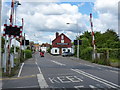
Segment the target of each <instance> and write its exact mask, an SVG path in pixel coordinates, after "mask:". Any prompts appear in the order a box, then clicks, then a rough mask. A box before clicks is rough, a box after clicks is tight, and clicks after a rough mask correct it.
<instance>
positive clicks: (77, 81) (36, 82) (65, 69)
mask: <svg viewBox="0 0 120 90" xmlns="http://www.w3.org/2000/svg"><path fill="white" fill-rule="evenodd" d="M119 70H120V69H117V68H113V67H109V66H103V65H97V64H94V63H90V62H87V61H84V60H80V59H79V60H78V59H76V58H74V57H62V56H52V55H50V54H48V53H46V54H45V57H40V55H39V53H38V52H36V53H35V54H34V55H33V58H31V59H29V60H27V61H25V62H24V63H22V64H21V68H20V70H19V73H18V75H16V76H14V77H12V78H8V79H5V80H4V79H3V80H2V83H3V85H2V88H3V90H9V89H11V90H14V89H15V90H16V89H22V90H23V89H24V90H33V89H34V90H40V89H45V90H66V89H68V90H70V89H71V90H73V89H75V90H81V89H90V90H96V89H97V90H103V89H104V90H108V89H112V90H118V89H120V86H119V84H120V83H119V77H118V76H119V73H118V72H119Z"/></svg>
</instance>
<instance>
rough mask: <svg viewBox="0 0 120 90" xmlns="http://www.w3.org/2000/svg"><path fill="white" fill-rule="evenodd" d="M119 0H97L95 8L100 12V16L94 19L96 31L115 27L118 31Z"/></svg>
mask: <svg viewBox="0 0 120 90" xmlns="http://www.w3.org/2000/svg"><path fill="white" fill-rule="evenodd" d="M118 1H119V0H111V1H109V0H96V2H95V3H94V10H95V11H96V12H97V13H98V18H96V19H94V20H93V21H94V30H95V31H101V32H105V31H106V30H107V29H113V30H114V31H116V32H117V33H118Z"/></svg>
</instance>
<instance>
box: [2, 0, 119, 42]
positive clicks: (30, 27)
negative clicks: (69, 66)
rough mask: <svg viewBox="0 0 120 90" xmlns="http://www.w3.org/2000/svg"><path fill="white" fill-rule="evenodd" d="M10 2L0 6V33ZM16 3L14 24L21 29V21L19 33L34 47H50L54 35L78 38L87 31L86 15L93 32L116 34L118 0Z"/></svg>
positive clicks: (27, 0) (63, 0) (62, 0)
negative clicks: (22, 24)
mask: <svg viewBox="0 0 120 90" xmlns="http://www.w3.org/2000/svg"><path fill="white" fill-rule="evenodd" d="M10 1H11V0H4V2H3V3H2V29H3V28H4V27H3V25H4V23H5V20H6V19H7V24H9V17H10V8H11V2H10ZM19 1H20V3H21V5H20V6H18V7H17V8H16V16H17V17H16V22H17V23H16V24H17V25H18V26H21V19H22V18H23V19H24V31H23V33H25V34H26V39H28V40H30V41H34V42H35V43H39V44H42V43H46V42H47V43H51V41H52V40H54V39H55V33H56V32H59V34H61V33H64V34H65V35H66V36H68V37H69V38H70V39H71V40H74V39H75V38H76V36H77V35H78V34H79V35H82V34H83V33H84V32H85V31H91V27H90V18H89V17H90V16H89V14H90V13H92V15H93V25H94V28H93V31H94V32H96V31H99V32H101V33H104V32H105V31H106V30H107V29H113V30H114V31H115V32H117V33H118V1H119V0H59V1H58V0H49V2H48V0H45V1H44V2H43V0H42V1H39V0H19ZM50 1H51V2H50ZM90 1H91V2H90ZM67 23H69V24H67Z"/></svg>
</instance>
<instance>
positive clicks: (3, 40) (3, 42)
mask: <svg viewBox="0 0 120 90" xmlns="http://www.w3.org/2000/svg"><path fill="white" fill-rule="evenodd" d="M1 43H2V48H4V44H5V39H4V38H3V37H2V42H1Z"/></svg>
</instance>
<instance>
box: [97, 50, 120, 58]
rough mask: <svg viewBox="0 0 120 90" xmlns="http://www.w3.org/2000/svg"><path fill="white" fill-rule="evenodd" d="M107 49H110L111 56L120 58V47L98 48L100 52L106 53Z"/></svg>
mask: <svg viewBox="0 0 120 90" xmlns="http://www.w3.org/2000/svg"><path fill="white" fill-rule="evenodd" d="M107 50H108V51H109V57H110V58H115V59H120V48H118V49H111V48H97V52H98V53H105V52H106V51H107Z"/></svg>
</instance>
